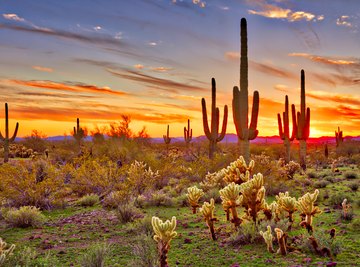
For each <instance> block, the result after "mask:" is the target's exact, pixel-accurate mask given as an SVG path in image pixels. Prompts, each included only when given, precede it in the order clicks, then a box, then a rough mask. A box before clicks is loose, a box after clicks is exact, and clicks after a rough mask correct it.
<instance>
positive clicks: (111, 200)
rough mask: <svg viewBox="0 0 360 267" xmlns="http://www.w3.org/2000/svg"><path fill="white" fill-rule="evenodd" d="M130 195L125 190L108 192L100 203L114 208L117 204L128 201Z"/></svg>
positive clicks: (105, 206)
mask: <svg viewBox="0 0 360 267" xmlns="http://www.w3.org/2000/svg"><path fill="white" fill-rule="evenodd" d="M129 201H130V196H129V192H126V190H119V191H113V192H111V193H110V194H108V195H107V196H106V197H105V198H104V201H103V203H102V205H103V207H104V208H110V209H116V208H117V207H118V206H119V205H122V204H125V203H129Z"/></svg>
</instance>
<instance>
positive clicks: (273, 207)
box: [262, 201, 280, 221]
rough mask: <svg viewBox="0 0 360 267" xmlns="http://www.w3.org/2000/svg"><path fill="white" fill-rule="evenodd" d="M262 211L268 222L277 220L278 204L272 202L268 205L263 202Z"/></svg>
mask: <svg viewBox="0 0 360 267" xmlns="http://www.w3.org/2000/svg"><path fill="white" fill-rule="evenodd" d="M262 209H263V212H264V215H265V217H266V219H268V220H269V221H270V220H271V219H273V218H274V219H275V221H278V220H279V213H280V212H279V205H278V203H276V201H273V202H272V203H271V204H270V205H269V204H268V203H266V202H265V203H264V206H263V207H262Z"/></svg>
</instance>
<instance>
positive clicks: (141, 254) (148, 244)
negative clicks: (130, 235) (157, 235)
mask: <svg viewBox="0 0 360 267" xmlns="http://www.w3.org/2000/svg"><path fill="white" fill-rule="evenodd" d="M131 248H132V255H133V256H134V258H133V260H132V261H131V263H130V265H131V266H139V267H155V266H159V262H158V253H157V249H156V245H155V243H154V239H153V238H152V236H151V235H144V234H142V235H139V236H137V237H136V239H135V240H134V242H133V243H132V245H131Z"/></svg>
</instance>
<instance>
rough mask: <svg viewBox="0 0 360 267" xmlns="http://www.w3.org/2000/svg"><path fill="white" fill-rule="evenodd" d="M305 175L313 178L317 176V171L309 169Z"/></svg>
mask: <svg viewBox="0 0 360 267" xmlns="http://www.w3.org/2000/svg"><path fill="white" fill-rule="evenodd" d="M307 176H308V178H310V179H314V178H317V173H316V172H313V171H311V172H308V173H307Z"/></svg>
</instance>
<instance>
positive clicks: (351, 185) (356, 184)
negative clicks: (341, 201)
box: [348, 182, 359, 191]
mask: <svg viewBox="0 0 360 267" xmlns="http://www.w3.org/2000/svg"><path fill="white" fill-rule="evenodd" d="M348 187H349V188H350V189H351V190H352V191H357V190H358V188H359V183H356V182H355V183H351V184H348Z"/></svg>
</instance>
